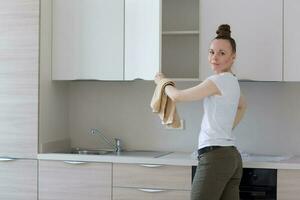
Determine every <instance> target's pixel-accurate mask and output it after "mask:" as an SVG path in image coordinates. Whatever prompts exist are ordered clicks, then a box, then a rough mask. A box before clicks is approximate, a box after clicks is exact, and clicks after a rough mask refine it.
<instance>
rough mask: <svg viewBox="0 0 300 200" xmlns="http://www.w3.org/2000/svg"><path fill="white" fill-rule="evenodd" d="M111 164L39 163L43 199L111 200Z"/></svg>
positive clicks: (40, 190)
mask: <svg viewBox="0 0 300 200" xmlns="http://www.w3.org/2000/svg"><path fill="white" fill-rule="evenodd" d="M111 168H112V166H111V164H110V163H85V162H63V161H40V162H39V199H40V200H82V199H84V200H100V199H101V200H110V199H111V188H112V182H111V176H112V173H111Z"/></svg>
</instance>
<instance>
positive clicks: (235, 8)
mask: <svg viewBox="0 0 300 200" xmlns="http://www.w3.org/2000/svg"><path fill="white" fill-rule="evenodd" d="M287 1H289V0H287ZM292 2H294V4H296V0H294V1H292ZM297 3H298V2H297ZM298 4H299V3H298ZM282 5H283V2H282V0H264V1H261V0H252V1H237V0H223V1H219V0H203V1H200V19H201V22H200V24H201V27H200V30H201V34H200V35H201V39H200V41H201V51H200V52H201V56H200V61H201V70H202V71H201V76H202V79H204V78H205V77H207V76H209V75H210V74H211V73H212V72H211V69H210V67H209V65H208V61H207V55H208V48H209V44H210V42H211V40H212V39H213V38H214V36H215V31H216V29H217V27H218V25H220V24H223V23H227V24H230V25H231V28H232V37H233V38H235V40H236V43H237V59H236V62H235V63H234V68H233V69H234V72H235V73H236V74H237V77H238V78H239V79H241V80H255V81H281V80H282V60H283V56H282V53H283V51H282V49H283V41H282V37H283V35H282V30H283V27H282V26H283V25H282V24H283V21H282V15H283V9H282ZM294 8H295V9H296V6H294ZM295 12H296V11H295ZM289 16H290V17H292V14H291V15H289ZM294 19H296V18H293V20H290V21H291V22H290V23H293V22H292V21H294ZM291 28H292V27H291ZM293 28H294V27H293ZM290 32H292V34H294V33H295V32H297V31H294V30H292V31H290Z"/></svg>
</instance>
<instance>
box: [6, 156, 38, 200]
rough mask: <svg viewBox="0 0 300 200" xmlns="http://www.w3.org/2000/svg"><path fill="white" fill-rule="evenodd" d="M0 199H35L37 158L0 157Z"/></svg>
mask: <svg viewBox="0 0 300 200" xmlns="http://www.w3.org/2000/svg"><path fill="white" fill-rule="evenodd" d="M0 199H1V200H2V199H3V200H36V199H37V160H25V159H24V160H23V159H9V158H0Z"/></svg>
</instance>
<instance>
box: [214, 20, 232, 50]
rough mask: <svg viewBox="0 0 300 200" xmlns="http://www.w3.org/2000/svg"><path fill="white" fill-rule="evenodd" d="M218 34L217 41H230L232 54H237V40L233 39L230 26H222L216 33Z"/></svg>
mask: <svg viewBox="0 0 300 200" xmlns="http://www.w3.org/2000/svg"><path fill="white" fill-rule="evenodd" d="M216 33H217V36H216V37H215V39H223V40H228V41H229V43H230V45H231V48H232V52H233V53H235V52H236V43H235V40H234V39H233V38H232V37H231V31H230V26H229V25H228V24H221V25H220V26H219V27H218V30H217V31H216Z"/></svg>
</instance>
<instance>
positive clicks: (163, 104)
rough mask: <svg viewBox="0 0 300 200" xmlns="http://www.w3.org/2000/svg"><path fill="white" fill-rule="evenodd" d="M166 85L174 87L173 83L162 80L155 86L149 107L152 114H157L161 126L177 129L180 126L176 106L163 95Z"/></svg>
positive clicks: (168, 80)
mask: <svg viewBox="0 0 300 200" xmlns="http://www.w3.org/2000/svg"><path fill="white" fill-rule="evenodd" d="M167 85H173V86H174V85H175V83H174V82H173V81H172V80H170V79H166V78H164V79H162V80H161V81H160V82H159V83H158V84H157V85H156V88H155V91H154V94H153V97H152V100H151V104H150V106H151V108H152V112H154V113H158V116H159V118H160V119H161V122H162V124H164V125H166V126H168V127H172V128H179V127H180V125H181V124H180V118H179V116H178V114H177V110H176V104H175V102H174V101H172V99H170V98H169V97H168V96H167V95H166V94H165V87H166V86H167Z"/></svg>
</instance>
